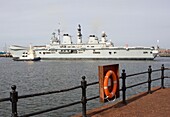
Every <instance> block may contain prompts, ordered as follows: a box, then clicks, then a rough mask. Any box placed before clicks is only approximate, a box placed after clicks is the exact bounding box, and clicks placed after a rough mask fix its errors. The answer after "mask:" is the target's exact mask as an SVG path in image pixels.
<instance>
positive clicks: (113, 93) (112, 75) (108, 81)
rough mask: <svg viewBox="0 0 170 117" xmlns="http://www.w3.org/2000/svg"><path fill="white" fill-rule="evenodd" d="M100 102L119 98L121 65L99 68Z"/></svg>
mask: <svg viewBox="0 0 170 117" xmlns="http://www.w3.org/2000/svg"><path fill="white" fill-rule="evenodd" d="M98 75H99V93H100V102H108V101H109V100H114V99H115V98H119V97H120V94H119V64H113V65H104V66H98Z"/></svg>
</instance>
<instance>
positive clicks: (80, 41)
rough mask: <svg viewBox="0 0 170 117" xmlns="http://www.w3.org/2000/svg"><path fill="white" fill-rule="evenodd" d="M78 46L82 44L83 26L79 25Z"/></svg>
mask: <svg viewBox="0 0 170 117" xmlns="http://www.w3.org/2000/svg"><path fill="white" fill-rule="evenodd" d="M77 31H78V32H77V44H82V34H81V26H80V24H79V25H78V28H77Z"/></svg>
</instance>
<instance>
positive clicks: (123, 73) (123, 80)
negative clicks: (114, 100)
mask: <svg viewBox="0 0 170 117" xmlns="http://www.w3.org/2000/svg"><path fill="white" fill-rule="evenodd" d="M122 99H123V103H124V104H126V73H125V70H124V69H123V70H122Z"/></svg>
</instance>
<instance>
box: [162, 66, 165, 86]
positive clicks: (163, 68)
mask: <svg viewBox="0 0 170 117" xmlns="http://www.w3.org/2000/svg"><path fill="white" fill-rule="evenodd" d="M164 70H165V67H164V64H162V67H161V88H162V89H164V88H165V87H164Z"/></svg>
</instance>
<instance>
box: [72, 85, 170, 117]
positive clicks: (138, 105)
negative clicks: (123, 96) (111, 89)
mask: <svg viewBox="0 0 170 117" xmlns="http://www.w3.org/2000/svg"><path fill="white" fill-rule="evenodd" d="M78 116H79V117H80V115H78ZM78 116H75V117H78ZM87 116H88V117H170V88H165V89H159V90H156V89H155V90H154V91H153V92H152V94H147V93H141V94H139V95H136V96H134V97H132V98H130V99H129V100H128V101H127V105H123V104H122V103H120V102H119V103H117V104H109V105H106V106H103V107H100V108H97V109H93V110H90V111H88V112H87Z"/></svg>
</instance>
